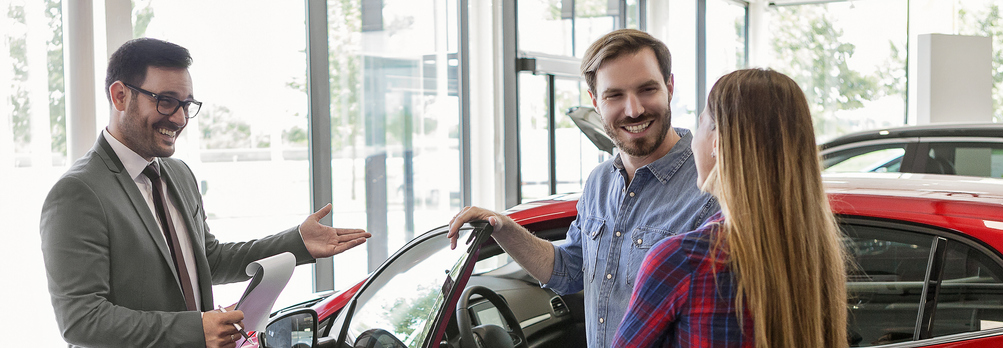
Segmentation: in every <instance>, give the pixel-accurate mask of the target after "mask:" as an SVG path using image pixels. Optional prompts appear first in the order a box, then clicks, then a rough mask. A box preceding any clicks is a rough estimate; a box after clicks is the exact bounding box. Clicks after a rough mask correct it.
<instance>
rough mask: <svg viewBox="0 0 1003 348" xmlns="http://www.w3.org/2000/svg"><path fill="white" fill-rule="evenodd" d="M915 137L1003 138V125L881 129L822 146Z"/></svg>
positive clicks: (860, 133) (982, 124)
mask: <svg viewBox="0 0 1003 348" xmlns="http://www.w3.org/2000/svg"><path fill="white" fill-rule="evenodd" d="M914 137H997V138H1000V137H1003V123H938V124H928V125H922V126H904V127H894V128H880V129H873V130H868V131H863V132H856V133H851V134H847V135H844V136H841V137H839V138H836V139H833V140H832V141H829V142H827V143H824V144H822V145H821V148H822V149H823V150H825V149H828V148H832V147H836V146H840V145H845V144H850V143H857V142H863V141H868V140H877V139H892V138H914Z"/></svg>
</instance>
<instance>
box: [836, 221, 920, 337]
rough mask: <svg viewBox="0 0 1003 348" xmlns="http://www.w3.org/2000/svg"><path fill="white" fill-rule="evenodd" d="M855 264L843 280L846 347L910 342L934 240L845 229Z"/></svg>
mask: <svg viewBox="0 0 1003 348" xmlns="http://www.w3.org/2000/svg"><path fill="white" fill-rule="evenodd" d="M843 230H844V231H845V232H846V235H847V240H846V243H847V248H848V250H849V252H850V254H851V256H852V257H853V260H854V261H856V269H851V271H850V276H849V277H848V279H847V290H848V291H849V293H850V300H849V301H850V303H849V307H850V320H849V321H850V337H851V346H856V347H866V346H872V345H880V344H887V343H894V342H901V341H908V340H911V339H912V337H913V333H914V332H915V331H916V316H917V314H918V309H919V301H920V295H921V293H922V290H923V280H924V279H925V277H926V266H927V264H928V260H929V258H930V248H931V246H932V243H933V239H934V237H933V236H930V235H921V234H915V233H909V232H904V231H899V230H893V229H886V228H879V227H872V226H854V225H845V226H843Z"/></svg>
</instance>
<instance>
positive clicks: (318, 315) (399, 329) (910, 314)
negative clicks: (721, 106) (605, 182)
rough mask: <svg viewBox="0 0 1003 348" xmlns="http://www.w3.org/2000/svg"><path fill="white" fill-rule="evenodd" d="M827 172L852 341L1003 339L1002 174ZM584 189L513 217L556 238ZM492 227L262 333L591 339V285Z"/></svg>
mask: <svg viewBox="0 0 1003 348" xmlns="http://www.w3.org/2000/svg"><path fill="white" fill-rule="evenodd" d="M825 178H826V185H827V190H828V192H829V197H830V201H831V203H832V208H833V210H834V212H835V213H836V214H837V215H838V220H839V223H840V225H841V228H842V230H843V231H844V232H845V234H846V238H845V241H846V246H847V248H848V250H849V251H850V253H851V255H852V256H853V258H854V260H855V261H856V267H853V270H852V271H851V273H850V277H849V280H848V290H849V291H850V296H849V303H848V305H849V310H850V327H849V330H850V337H849V339H850V346H854V347H857V346H859V347H863V346H886V345H887V346H888V347H986V346H1003V254H1001V253H1000V251H1003V180H999V179H989V178H975V177H964V176H944V175H922V174H862V175H839V176H829V175H827V176H826V177H825ZM578 197H579V196H578V195H576V194H572V195H558V196H553V197H550V198H548V199H545V200H541V201H537V202H532V203H527V204H523V205H520V206H517V207H515V208H513V209H510V210H508V211H507V212H506V213H507V214H508V215H509V216H511V217H512V218H513V219H515V221H517V222H518V223H520V224H522V225H524V226H526V227H527V228H528V229H529V230H531V231H534V232H535V233H536V235H537V236H540V237H542V238H545V239H548V240H553V241H554V242H555V243H558V242H559V241H561V240H563V239H564V237H565V233H566V232H567V229H568V226H569V225H570V223H571V222H572V221H573V220H574V218H575V214H576V209H575V204H576V202H577V201H578ZM490 230H491V228H490V226H488V225H486V224H483V223H481V224H474V225H472V226H468V227H466V228H465V229H464V231H463V235H462V236H461V238H464V239H463V240H467V241H468V244H467V247H466V248H460V247H458V248H457V249H456V250H450V249H449V243H448V240H447V239H446V238H445V233H446V228H445V227H440V228H436V229H434V230H432V231H429V232H427V233H425V234H424V235H422V236H420V237H418V238H415V239H414V240H413V241H411V242H410V243H408V244H407V245H405V246H404V247H403V248H401V249H400V250H399V251H398V252H397V253H396V254H395V255H394V256H392V257H391V258H390V259H388V260H387V261H386V262H385V263H384V264H383V265H382V266H380V268H379V269H378V270H377V271H376V272H374V273H373V274H372V275H370V277H369V278H368V279H366V280H364V281H363V282H361V283H359V284H357V285H355V286H354V287H352V288H350V289H348V290H345V291H343V292H341V293H338V294H334V295H332V296H328V297H323V298H319V299H316V300H313V301H309V302H304V303H302V304H299V305H296V306H292V307H289V308H286V309H283V310H281V311H279V312H277V314H276V315H274V316H273V318H272V320H271V322H270V324H269V326H268V329H267V330H266V332H264V333H259V334H258V338H262V337H263V338H262V341H263V342H262V344H263V346H267V347H346V346H350V347H441V346H446V347H464V348H466V347H513V346H514V347H530V346H532V347H584V346H585V340H584V339H585V333H584V330H585V321H584V320H585V318H584V305H583V295H582V294H581V293H578V294H569V295H558V294H556V293H554V292H552V291H550V290H549V289H543V288H540V286H539V284H538V282H537V281H536V280H534V279H533V278H532V277H530V276H529V275H528V274H527V273H526V272H525V271H524V270H523V269H522V268H521V267H520V266H519V265H518V264H517V263H515V262H512V261H511V259H509V258H508V257H507V255H506V254H505V253H504V252H503V251H502V250H501V248H499V247H498V246H497V245H496V244H494V242H493V240H492V239H490V238H489V237H488V236H489V234H490V232H491V231H490ZM454 314H455V315H454ZM338 342H343V344H338ZM256 344H257V343H256V342H254V343H249V344H247V345H245V346H256Z"/></svg>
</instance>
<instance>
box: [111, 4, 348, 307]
mask: <svg viewBox="0 0 1003 348" xmlns="http://www.w3.org/2000/svg"><path fill="white" fill-rule="evenodd" d="M303 6H304V3H303V2H289V3H278V2H274V1H265V0H253V1H247V0H228V1H211V2H202V1H194V0H178V1H171V2H156V1H135V2H134V6H133V10H132V14H133V19H132V24H133V35H134V37H154V38H159V39H163V40H167V41H171V42H174V43H177V44H179V45H181V46H184V47H185V48H187V49H188V50H189V51H190V52H191V55H192V58H193V63H192V66H191V68H190V69H189V71H190V72H191V75H192V84H193V88H194V91H195V98H196V99H198V100H200V101H202V102H203V105H202V109H201V111H200V112H199V114H198V116H196V117H195V118H193V119H191V121H189V123H188V126H187V127H186V128H185V132H184V133H182V136H181V139H180V140H179V141H178V145H177V148H178V150H177V152H175V154H174V158H178V159H181V160H183V161H185V163H187V164H188V165H189V166H190V167H191V168H192V170H193V171H194V172H195V176H196V178H197V179H199V181H200V182H199V185H200V188H201V190H202V199H203V202H204V204H205V210H206V215H207V216H208V219H209V220H208V224H209V226H210V227H211V228H212V233H213V234H214V235H216V237H217V238H219V239H220V240H221V241H244V240H248V239H253V238H260V237H264V236H268V235H271V234H274V233H276V232H279V231H282V230H285V229H287V228H290V227H293V226H296V225H299V224H300V223H302V222H303V219H305V218H306V216H307V215H308V214H309V213H311V211H310V187H309V176H308V175H309V163H308V161H307V160H308V159H307V141H306V139H307V138H306V129H307V106H308V104H307V95H306V89H305V87H304V85H303V82H304V79H305V76H306V55H305V53H304V52H305V51H304V50H305V48H306V40H304V33H305V29H304V21H305V13H306V11H305V10H304V7H303ZM194 8H197V9H198V11H192V9H194ZM262 23H268V25H262ZM100 75H102V76H103V73H102V74H100ZM335 206H336V208H335V209H334V212H333V214H335V216H334V221H335V222H336V223H337V224H338V225H344V226H346V227H347V226H361V224H360V221H359V219H354V220H352V219H351V217H354V216H357V215H358V214H359V212H358V211H355V214H352V211H351V210H350V206H348V205H343V204H340V205H339V204H338V202H335ZM336 226H337V225H336ZM246 286H247V284H246V283H236V284H228V285H219V286H215V287H214V289H213V295H214V297H215V302H216V303H220V304H228V303H235V302H236V301H237V300H238V299H239V298H240V295H241V294H242V293H243V291H244V288H246ZM311 292H312V272H311V268H310V267H298V268H297V269H296V271H295V274H294V275H293V279H292V280H291V281H290V283H289V285H288V286H287V287H286V288H285V290H284V291H283V292H282V296H281V297H280V298H279V300H278V301H277V304H278V305H280V306H281V305H283V304H291V303H295V302H298V301H302V299H303V298H306V297H307V296H309V295H310V293H311Z"/></svg>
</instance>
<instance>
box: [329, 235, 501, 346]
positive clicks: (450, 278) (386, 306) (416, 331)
mask: <svg viewBox="0 0 1003 348" xmlns="http://www.w3.org/2000/svg"><path fill="white" fill-rule="evenodd" d="M446 232H447V227H446V226H443V227H440V228H437V229H435V230H432V231H430V232H428V233H425V234H424V235H422V236H420V237H418V238H416V239H415V240H413V241H412V242H410V243H408V244H407V245H405V246H404V247H403V248H401V249H400V250H399V251H397V253H395V254H394V255H393V256H392V257H390V258H389V259H388V260H387V261H386V262H384V263H383V264H382V265H381V266H380V267H379V268H378V269H377V270H376V272H374V273H373V275H372V276H371V277H370V278H369V280H367V281H366V283H365V284H363V285H362V287H361V288H360V289H359V291H358V292H357V293H356V294H355V296H353V297H352V299H351V301H350V302H349V303H348V305H347V306H346V310H343V311H342V312H341V313H339V314H338V317H337V318H336V319H335V320H334V321H333V323H332V326H331V330H330V335H331V336H332V337H338V338H337V340H336V342H343V343H344V344H346V345H347V346H354V345H356V344H358V343H359V342H365V341H366V340H378V341H379V342H380V345H379V346H380V347H410V348H414V347H432V346H438V345H437V344H433V342H440V341H441V340H442V339H443V332H444V328H445V325H446V323H447V322H448V320H449V319H450V317H451V313H452V310H453V309H454V308H455V305H456V301H457V297H458V296H459V294H460V293H461V292H462V291H463V288H464V286H465V285H466V282H467V279H469V277H470V273H471V271H472V270H473V266H474V263H475V262H476V261H477V255H478V252H479V249H480V246H481V245H482V244H483V243H484V241H486V240H487V239H488V237H489V236H490V234H491V226H490V225H488V224H487V223H483V222H481V223H476V224H474V225H466V226H465V227H463V228H462V229H461V230H460V239H459V241H460V242H461V244H460V245H459V246H458V247H457V248H456V249H455V250H454V249H450V247H449V240H448V239H447V238H446ZM463 241H467V244H466V245H463V244H462V242H463Z"/></svg>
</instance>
